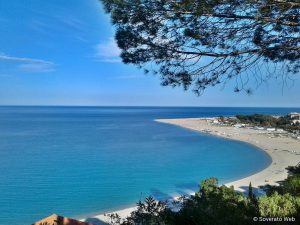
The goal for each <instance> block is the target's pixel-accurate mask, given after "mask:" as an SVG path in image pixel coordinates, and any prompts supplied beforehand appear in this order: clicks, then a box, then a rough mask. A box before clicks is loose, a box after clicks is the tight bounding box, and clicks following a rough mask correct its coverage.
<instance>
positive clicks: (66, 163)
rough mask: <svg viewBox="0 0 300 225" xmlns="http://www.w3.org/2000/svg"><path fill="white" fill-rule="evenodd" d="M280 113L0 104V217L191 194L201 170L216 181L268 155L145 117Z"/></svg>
mask: <svg viewBox="0 0 300 225" xmlns="http://www.w3.org/2000/svg"><path fill="white" fill-rule="evenodd" d="M290 111H296V109H271V108H267V109H261V108H159V107H149V108H145V107H0V224H1V225H7V224H15V225H21V224H22V225H23V224H30V223H32V222H34V221H36V220H38V219H40V218H43V217H46V216H48V215H50V214H52V213H57V214H62V215H66V216H70V217H75V218H76V217H77V218H78V217H82V216H85V215H88V214H93V213H98V212H103V211H105V210H108V209H118V208H123V207H127V206H131V205H133V204H134V203H135V202H136V201H138V200H139V199H141V198H143V197H146V196H148V195H153V196H154V197H156V198H158V199H165V198H168V197H169V196H170V195H176V194H177V195H178V194H183V193H186V192H190V191H194V190H197V188H198V183H199V181H200V180H201V179H204V178H207V177H210V176H216V177H218V178H219V179H220V181H221V182H226V181H230V180H234V179H238V178H241V177H244V176H247V175H249V174H252V173H255V172H257V171H259V170H261V169H263V168H265V167H266V166H267V165H268V164H270V162H271V160H270V158H269V156H268V155H266V154H265V153H264V152H262V151H260V150H258V149H256V148H255V147H253V146H250V145H248V144H245V143H241V142H235V141H229V140H225V139H221V138H216V137H213V136H209V135H205V134H201V133H196V132H192V131H190V130H187V129H183V128H180V127H176V126H172V125H167V124H161V123H157V122H155V121H154V119H157V118H179V117H204V116H205V117H206V116H219V115H224V116H228V115H235V114H237V113H244V114H248V113H254V112H257V113H271V114H284V113H288V112H290Z"/></svg>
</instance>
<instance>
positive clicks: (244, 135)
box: [82, 117, 300, 225]
mask: <svg viewBox="0 0 300 225" xmlns="http://www.w3.org/2000/svg"><path fill="white" fill-rule="evenodd" d="M214 119H215V118H214V117H209V118H184V119H157V120H155V121H156V122H160V123H165V124H169V125H175V126H179V127H182V128H186V129H189V130H193V131H196V132H201V133H206V134H210V135H214V136H217V137H221V138H225V139H229V140H235V141H241V142H245V143H248V144H251V145H253V146H255V147H257V148H258V149H260V150H262V151H264V152H265V153H266V154H268V155H269V156H270V157H271V160H272V162H271V163H270V164H269V166H267V167H266V168H264V169H263V170H261V171H258V172H257V173H255V174H252V175H250V176H247V177H244V178H242V179H239V180H235V181H232V182H229V183H226V184H224V185H226V186H234V189H235V190H237V191H241V192H245V187H248V185H249V183H250V182H251V184H252V187H253V188H257V190H259V186H262V185H265V184H270V185H276V184H277V183H276V182H277V181H280V180H283V179H285V178H286V176H287V171H286V169H285V168H286V167H288V166H295V165H297V164H298V163H299V162H300V141H299V140H296V139H293V138H291V137H288V136H286V135H285V134H286V133H285V132H283V133H278V132H268V131H261V130H254V129H248V128H235V127H231V126H223V125H219V124H214V123H212V121H213V120H214ZM135 209H136V207H129V208H125V209H121V210H117V211H113V212H109V213H102V214H98V215H95V216H92V217H90V218H89V219H95V225H98V224H99V225H100V224H106V223H107V222H108V217H107V216H105V214H110V213H117V214H119V216H120V217H121V218H126V217H127V216H129V215H130V213H131V212H132V211H134V210H135ZM85 220H87V219H82V221H85ZM91 222H92V221H91ZM97 222H98V223H97Z"/></svg>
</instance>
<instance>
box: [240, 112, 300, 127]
mask: <svg viewBox="0 0 300 225" xmlns="http://www.w3.org/2000/svg"><path fill="white" fill-rule="evenodd" d="M236 118H238V119H239V120H240V122H242V123H246V124H252V125H255V126H262V127H274V128H281V129H284V130H289V131H292V130H300V124H299V123H298V124H292V120H291V119H290V118H289V117H288V116H280V117H274V116H270V115H262V114H254V115H236Z"/></svg>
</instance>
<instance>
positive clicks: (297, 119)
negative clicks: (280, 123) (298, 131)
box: [289, 112, 300, 124]
mask: <svg viewBox="0 0 300 225" xmlns="http://www.w3.org/2000/svg"><path fill="white" fill-rule="evenodd" d="M289 118H290V119H291V120H292V124H296V123H300V113H297V112H291V113H290V114H289Z"/></svg>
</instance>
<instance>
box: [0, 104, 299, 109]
mask: <svg viewBox="0 0 300 225" xmlns="http://www.w3.org/2000/svg"><path fill="white" fill-rule="evenodd" d="M0 107H70V108H71V107H90V108H92V107H94V108H97V107H99V108H100V107H103V108H104V107H112V108H113V107H115V108H118V107H132V108H133V107H142V108H150V107H160V108H171V107H173V108H299V109H300V106H224V105H223V106H222V105H211V106H209V105H202V106H184V105H59V104H58V105H34V104H32V105H31V104H26V105H25V104H24V105H23V104H20V105H17V104H11V105H10V104H3V105H2V104H0Z"/></svg>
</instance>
